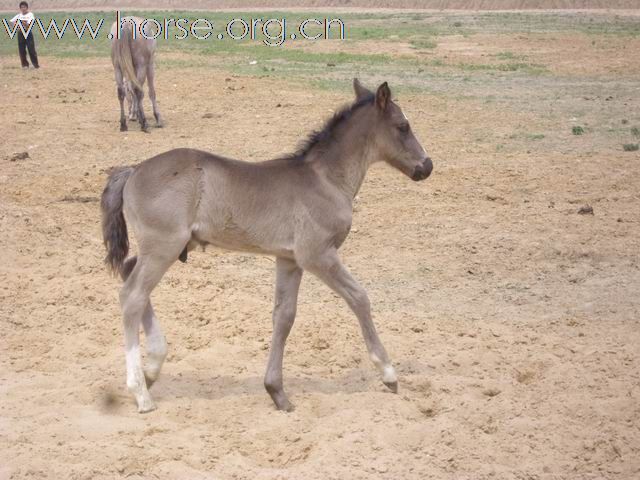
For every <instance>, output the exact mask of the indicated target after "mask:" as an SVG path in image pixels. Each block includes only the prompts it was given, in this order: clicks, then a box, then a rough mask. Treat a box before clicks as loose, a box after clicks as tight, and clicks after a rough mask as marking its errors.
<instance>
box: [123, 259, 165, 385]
mask: <svg viewBox="0 0 640 480" xmlns="http://www.w3.org/2000/svg"><path fill="white" fill-rule="evenodd" d="M136 262H137V257H131V258H129V259H128V260H127V261H126V262H125V264H124V267H123V269H122V279H123V280H126V279H127V278H128V277H129V275H130V274H131V271H132V270H133V267H135V265H136ZM142 326H143V328H144V335H145V338H146V343H147V368H145V369H144V377H145V380H146V383H147V388H150V387H151V385H153V383H154V382H155V381H156V380H157V379H158V377H159V376H160V370H161V369H162V364H163V363H164V359H165V358H166V357H167V341H166V339H165V337H164V334H163V333H162V330H161V328H160V323H159V322H158V319H157V317H156V315H155V312H154V311H153V306H152V305H151V300H149V303H147V308H146V309H145V311H144V314H143V316H142Z"/></svg>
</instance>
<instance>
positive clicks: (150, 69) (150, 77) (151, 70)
mask: <svg viewBox="0 0 640 480" xmlns="http://www.w3.org/2000/svg"><path fill="white" fill-rule="evenodd" d="M147 81H148V82H149V98H150V99H151V105H152V106H153V116H154V117H155V119H156V126H157V127H164V122H163V121H162V116H161V115H160V109H159V108H158V102H157V100H156V83H155V67H154V65H153V60H151V62H150V63H149V65H148V66H147Z"/></svg>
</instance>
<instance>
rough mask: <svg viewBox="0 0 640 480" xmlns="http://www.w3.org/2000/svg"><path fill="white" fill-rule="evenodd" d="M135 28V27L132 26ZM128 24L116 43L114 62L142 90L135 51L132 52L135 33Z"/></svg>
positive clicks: (125, 76)
mask: <svg viewBox="0 0 640 480" xmlns="http://www.w3.org/2000/svg"><path fill="white" fill-rule="evenodd" d="M130 28H135V27H130ZM130 28H126V25H125V26H124V27H123V28H122V36H121V37H120V38H119V39H118V41H117V42H116V44H115V52H114V62H115V63H117V64H118V65H119V66H120V70H121V71H122V75H124V78H126V79H127V80H129V81H130V82H131V84H132V85H134V86H135V87H137V88H139V89H140V90H142V85H140V83H139V82H138V76H137V75H136V69H135V67H134V66H133V53H132V52H131V43H132V42H133V38H132V36H133V34H132V33H131V30H130Z"/></svg>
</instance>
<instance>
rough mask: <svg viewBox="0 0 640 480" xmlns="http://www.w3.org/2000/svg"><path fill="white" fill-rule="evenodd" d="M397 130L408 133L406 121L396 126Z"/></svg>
mask: <svg viewBox="0 0 640 480" xmlns="http://www.w3.org/2000/svg"><path fill="white" fill-rule="evenodd" d="M398 130H400V132H401V133H408V132H409V124H408V123H403V124H402V125H399V126H398Z"/></svg>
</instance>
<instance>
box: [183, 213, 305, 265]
mask: <svg viewBox="0 0 640 480" xmlns="http://www.w3.org/2000/svg"><path fill="white" fill-rule="evenodd" d="M192 232H193V233H192V248H193V247H195V246H196V245H202V246H206V245H213V246H215V247H218V248H222V249H225V250H232V251H236V252H247V253H257V254H263V255H273V256H277V257H286V258H293V240H291V241H289V240H288V239H287V238H286V236H285V238H278V237H277V236H276V235H270V234H268V233H264V232H260V231H257V232H256V231H255V230H254V231H252V230H250V229H246V228H242V227H240V226H238V225H235V224H232V223H230V222H228V221H227V222H225V223H223V224H220V223H214V224H209V225H205V224H197V225H194V228H193V230H192Z"/></svg>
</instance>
